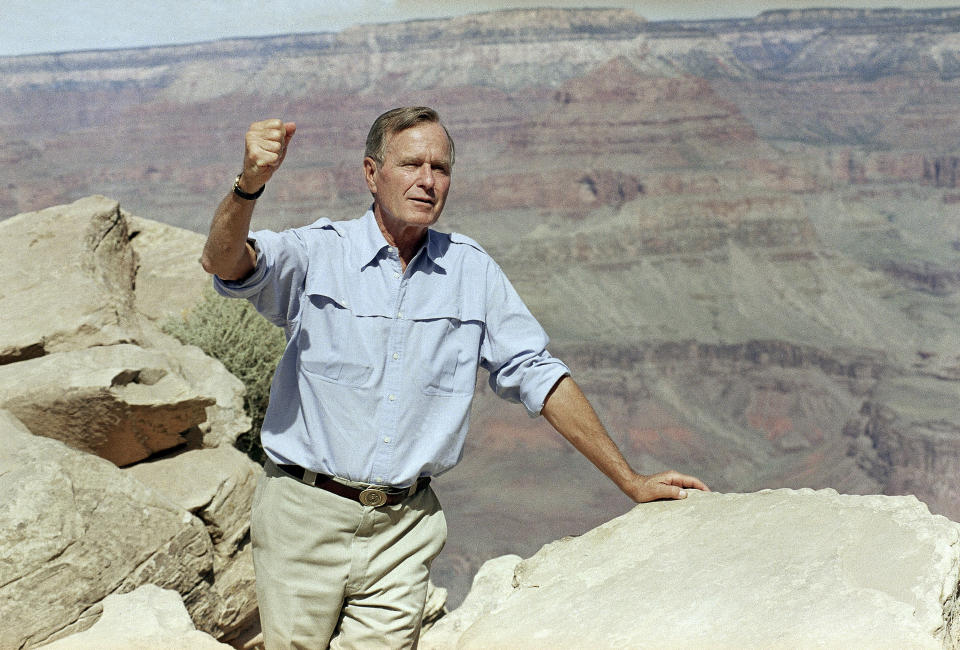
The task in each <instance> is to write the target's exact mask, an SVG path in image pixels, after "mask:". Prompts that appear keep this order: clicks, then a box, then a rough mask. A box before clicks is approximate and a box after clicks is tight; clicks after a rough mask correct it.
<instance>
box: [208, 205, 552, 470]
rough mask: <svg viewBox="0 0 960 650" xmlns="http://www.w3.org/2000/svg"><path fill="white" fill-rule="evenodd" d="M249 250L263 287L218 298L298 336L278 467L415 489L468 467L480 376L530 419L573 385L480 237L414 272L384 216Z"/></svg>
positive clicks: (275, 407) (426, 259) (277, 395)
mask: <svg viewBox="0 0 960 650" xmlns="http://www.w3.org/2000/svg"><path fill="white" fill-rule="evenodd" d="M250 238H251V239H252V240H254V243H255V247H256V250H257V266H256V268H255V269H254V271H253V273H252V275H251V276H250V277H249V278H247V279H246V280H243V281H239V282H226V281H222V280H220V279H219V278H214V286H215V288H216V289H217V291H218V292H219V293H221V294H222V295H224V296H229V297H235V298H246V299H248V300H250V302H252V303H253V305H254V306H255V307H256V308H257V310H258V311H259V312H260V313H261V314H263V316H265V317H266V318H267V319H269V320H270V321H271V322H273V323H274V324H276V325H278V326H280V327H283V328H284V331H285V333H286V337H287V347H286V350H285V351H284V354H283V357H282V358H281V360H280V363H279V365H278V367H277V372H276V375H275V376H274V378H273V384H272V386H271V389H270V405H269V407H268V409H267V413H266V417H265V419H264V423H263V428H262V431H261V440H262V443H263V448H264V451H265V452H266V453H267V455H268V456H269V457H270V458H271V459H272V460H273V461H274V462H276V463H280V464H285V463H292V464H296V465H300V466H302V467H305V468H307V469H310V470H313V471H315V472H318V473H321V474H330V475H333V476H339V477H342V478H346V479H349V480H353V481H362V482H367V483H375V484H381V485H393V486H406V485H410V484H411V483H413V482H414V481H415V480H416V479H417V478H418V477H420V476H437V475H439V474H441V473H443V472H445V471H446V470H448V469H450V468H451V467H453V466H454V465H456V464H457V462H458V461H459V460H460V457H461V455H462V453H463V444H464V440H465V438H466V434H467V428H468V424H469V416H470V403H471V401H472V400H473V393H474V387H475V385H476V376H477V370H478V367H479V366H482V367H483V368H484V369H486V370H487V371H488V372H489V373H490V386H491V387H492V388H493V390H494V391H495V392H496V393H497V394H498V395H499V396H500V397H503V398H505V399H507V400H510V401H514V402H520V403H522V404H523V405H524V407H525V408H526V410H527V412H528V413H529V414H530V415H531V416H535V415H537V414H539V412H540V409H541V408H542V407H543V402H544V400H545V399H546V396H547V394H548V392H549V391H550V389H551V388H552V387H553V386H554V384H555V383H556V382H557V381H558V380H559V379H560V378H561V377H563V376H564V375H566V374H569V372H570V371H569V369H568V368H567V366H566V365H564V364H563V362H561V361H560V360H559V359H556V358H553V357H551V356H550V354H549V353H548V352H547V351H546V346H547V342H548V338H547V335H546V333H545V332H544V331H543V328H542V327H541V326H540V324H539V323H537V321H536V319H534V317H533V316H532V315H531V314H530V312H529V310H528V309H527V308H526V306H525V305H524V304H523V301H522V300H521V299H520V297H519V296H518V295H517V293H516V291H515V290H514V288H513V286H512V285H511V284H510V282H509V280H507V277H506V276H505V275H504V273H503V271H501V270H500V267H499V266H497V264H496V263H495V262H494V261H493V259H492V258H491V257H490V256H489V255H488V254H487V253H486V252H485V251H484V250H483V249H482V248H481V247H480V246H479V245H478V244H477V243H476V242H474V241H473V240H471V239H470V238H469V237H465V236H463V235H459V234H456V233H454V234H449V235H448V234H443V233H439V232H436V231H433V230H430V231H429V234H428V237H427V241H426V244H425V245H424V246H423V247H422V248H421V249H420V251H419V253H418V254H417V255H416V257H414V259H413V260H411V262H410V263H409V264H408V266H407V269H406V272H404V271H403V270H402V266H401V263H400V257H399V255H398V253H397V250H396V249H395V248H393V247H391V246H389V245H388V244H387V242H386V240H385V239H384V237H383V234H382V233H381V232H380V229H379V227H378V225H377V222H376V218H375V217H374V215H373V212H372V211H367V213H366V214H365V215H364V216H363V217H362V218H360V219H355V220H352V221H339V222H332V221H330V220H328V219H321V220H319V221H317V222H316V223H313V224H311V225H309V226H306V227H303V228H298V229H296V230H288V231H284V232H281V233H275V232H270V231H259V232H255V233H251V235H250Z"/></svg>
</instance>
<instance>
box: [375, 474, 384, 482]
mask: <svg viewBox="0 0 960 650" xmlns="http://www.w3.org/2000/svg"><path fill="white" fill-rule="evenodd" d="M373 480H374V481H376V482H377V483H383V477H382V476H375V477H374V479H373Z"/></svg>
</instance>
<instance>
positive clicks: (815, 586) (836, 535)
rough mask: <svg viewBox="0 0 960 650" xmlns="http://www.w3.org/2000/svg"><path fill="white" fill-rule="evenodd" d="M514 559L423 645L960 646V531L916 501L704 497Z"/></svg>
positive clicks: (645, 508)
mask: <svg viewBox="0 0 960 650" xmlns="http://www.w3.org/2000/svg"><path fill="white" fill-rule="evenodd" d="M504 562H507V560H506V559H505V560H504ZM508 563H509V564H513V565H514V567H513V570H512V571H510V572H509V573H507V574H503V573H501V575H502V577H501V578H500V580H501V584H500V586H499V587H497V588H491V587H489V586H487V587H486V588H485V589H484V591H486V592H487V594H488V595H487V597H486V599H485V601H484V602H483V603H477V602H473V601H472V600H471V598H470V597H468V601H466V602H465V605H464V606H468V605H469V607H468V609H469V614H470V616H469V618H470V619H472V620H467V618H466V617H463V618H460V619H459V620H458V621H457V622H456V624H455V625H451V626H446V628H445V626H444V623H443V622H442V621H441V622H440V623H438V624H437V626H436V627H435V628H434V629H433V630H431V631H430V632H428V633H427V634H426V635H425V636H424V639H423V645H424V647H426V648H464V649H466V648H500V647H510V648H613V647H630V648H662V647H673V648H694V647H712V648H768V647H774V646H775V647H860V648H949V649H954V648H958V647H960V602H958V585H960V524H957V523H955V522H951V521H949V520H947V519H946V518H944V517H940V516H934V515H931V514H930V513H929V511H928V510H927V508H926V507H925V506H924V505H923V504H922V503H920V502H918V501H917V500H916V499H914V498H912V497H883V496H867V497H858V496H847V495H838V494H837V493H836V492H833V491H831V490H821V491H812V490H800V491H791V490H776V491H763V492H759V493H755V494H700V493H694V494H693V495H691V497H690V498H689V499H688V500H686V501H683V502H669V503H654V504H644V505H641V506H637V507H636V508H634V509H633V510H631V511H630V512H629V513H627V514H625V515H623V516H622V517H619V518H617V519H615V520H613V521H611V522H609V523H607V524H604V525H602V526H600V527H599V528H596V529H594V530H591V531H590V532H588V533H586V534H585V535H582V536H580V537H576V538H567V539H563V540H560V541H558V542H555V543H553V544H549V545H547V546H545V547H543V548H542V549H541V550H540V551H539V552H538V553H537V554H536V555H534V556H533V557H531V558H528V559H526V560H523V561H520V562H515V561H514V560H512V559H511V560H509V562H508ZM471 596H472V594H471ZM456 615H457V611H456V610H455V611H454V612H453V613H452V614H451V615H450V616H451V617H453V616H456ZM455 632H459V634H455Z"/></svg>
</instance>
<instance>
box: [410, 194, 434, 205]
mask: <svg viewBox="0 0 960 650" xmlns="http://www.w3.org/2000/svg"><path fill="white" fill-rule="evenodd" d="M410 200H411V201H413V202H414V203H420V204H421V205H431V206H432V205H433V203H434V201H433V199H423V198H419V197H415V196H411V197H410Z"/></svg>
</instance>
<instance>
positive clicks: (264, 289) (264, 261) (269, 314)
mask: <svg viewBox="0 0 960 650" xmlns="http://www.w3.org/2000/svg"><path fill="white" fill-rule="evenodd" d="M247 241H248V242H249V243H250V244H251V245H253V247H254V250H256V253H257V265H256V267H254V270H253V273H251V274H250V276H249V277H247V278H245V279H243V280H237V281H232V280H222V279H220V278H219V277H217V276H214V277H213V287H214V289H215V290H216V291H217V293H219V294H220V295H222V296H225V297H227V298H245V299H247V300H249V301H250V302H251V303H252V304H253V306H254V307H256V309H257V311H258V312H260V314H262V315H263V316H264V318H266V319H267V320H269V321H270V322H271V323H273V324H274V325H277V326H278V327H287V326H288V325H289V323H290V322H291V321H292V320H293V319H295V318H296V316H297V314H298V312H299V305H300V297H301V295H302V293H303V280H304V278H305V277H306V273H307V264H308V254H307V249H306V245H305V244H304V241H303V239H302V237H301V236H300V234H299V233H298V232H297V231H295V230H288V231H284V232H280V233H277V232H272V231H269V230H261V231H257V232H251V233H250V235H249V237H248V240H247Z"/></svg>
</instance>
